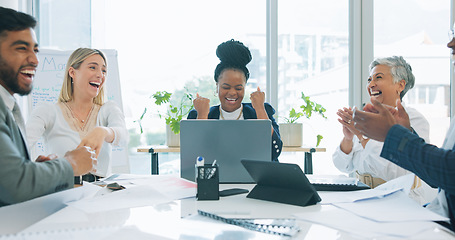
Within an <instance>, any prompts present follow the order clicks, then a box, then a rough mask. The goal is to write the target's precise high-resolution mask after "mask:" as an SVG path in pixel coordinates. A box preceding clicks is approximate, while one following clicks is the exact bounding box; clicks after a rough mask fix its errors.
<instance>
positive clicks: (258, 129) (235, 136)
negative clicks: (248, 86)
mask: <svg viewBox="0 0 455 240" xmlns="http://www.w3.org/2000/svg"><path fill="white" fill-rule="evenodd" d="M271 131H272V123H271V121H270V120H259V119H249V120H182V121H181V122H180V176H181V177H182V178H185V179H188V180H190V181H195V175H194V174H195V168H194V165H195V163H196V158H197V157H198V156H202V157H204V159H205V163H206V164H207V163H209V164H211V163H212V162H213V161H214V160H215V159H216V163H217V165H218V167H219V174H220V175H219V177H220V183H254V181H253V179H252V178H251V176H250V175H249V174H248V172H247V171H246V170H245V168H244V167H243V165H242V164H241V162H240V160H241V159H255V160H260V161H269V162H270V161H272V149H271V146H272V133H271Z"/></svg>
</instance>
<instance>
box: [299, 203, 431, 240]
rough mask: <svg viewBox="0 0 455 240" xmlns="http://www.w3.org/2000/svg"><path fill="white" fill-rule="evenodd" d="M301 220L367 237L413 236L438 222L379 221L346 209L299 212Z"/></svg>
mask: <svg viewBox="0 0 455 240" xmlns="http://www.w3.org/2000/svg"><path fill="white" fill-rule="evenodd" d="M295 216H296V217H297V218H298V219H299V220H303V221H307V222H312V223H317V224H321V225H324V226H328V227H331V228H334V229H337V230H340V231H343V232H347V233H350V234H353V235H354V236H356V235H357V236H359V237H361V238H365V239H373V238H377V237H382V236H392V237H402V238H406V237H411V236H415V235H417V234H419V233H421V232H424V231H427V230H429V229H432V228H435V227H437V226H438V224H436V223H433V222H426V221H425V222H424V221H417V222H377V221H373V220H369V219H366V218H363V217H360V216H358V215H356V214H354V213H351V212H349V211H346V210H344V209H333V210H327V211H321V212H306V213H298V214H295Z"/></svg>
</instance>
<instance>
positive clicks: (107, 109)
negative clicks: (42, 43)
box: [26, 48, 127, 181]
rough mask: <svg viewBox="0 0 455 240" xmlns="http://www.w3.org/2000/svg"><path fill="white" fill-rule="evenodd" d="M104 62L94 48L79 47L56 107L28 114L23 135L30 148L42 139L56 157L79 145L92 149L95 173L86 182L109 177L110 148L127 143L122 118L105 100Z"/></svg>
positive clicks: (43, 106)
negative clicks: (95, 159) (24, 134)
mask: <svg viewBox="0 0 455 240" xmlns="http://www.w3.org/2000/svg"><path fill="white" fill-rule="evenodd" d="M106 72H107V61H106V57H105V56H104V54H103V53H102V52H101V51H99V50H96V49H90V48H79V49H77V50H75V51H74V52H73V53H72V54H71V56H70V57H69V59H68V63H67V65H66V70H65V77H64V81H63V85H62V89H61V91H60V96H59V99H58V102H57V103H56V104H53V105H52V104H48V103H44V104H41V105H40V106H38V107H37V108H36V109H35V110H34V111H33V112H32V113H31V115H30V118H29V120H28V122H27V126H26V128H27V129H26V132H27V140H28V145H29V147H30V148H31V147H33V146H34V145H35V144H36V142H37V141H38V140H39V138H40V137H44V141H45V146H46V150H47V151H48V152H50V153H55V154H57V156H64V154H65V153H66V151H68V150H70V149H74V148H76V147H79V146H88V147H91V148H92V149H94V150H95V152H96V156H97V158H98V165H97V166H96V172H92V173H93V174H87V175H86V176H83V179H84V180H86V181H94V180H96V179H97V178H98V177H106V176H108V175H109V174H111V169H112V166H111V165H112V164H111V161H110V158H111V149H112V145H120V146H124V145H126V142H127V131H126V126H125V118H124V116H123V113H122V111H121V110H120V108H119V107H118V106H117V105H116V104H115V103H114V102H111V101H109V102H106V103H105V101H104V97H105V96H104V95H105V93H104V86H105V81H106Z"/></svg>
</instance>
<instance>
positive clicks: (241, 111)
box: [219, 105, 243, 120]
mask: <svg viewBox="0 0 455 240" xmlns="http://www.w3.org/2000/svg"><path fill="white" fill-rule="evenodd" d="M219 108H220V117H221V119H222V120H224V117H223V110H221V105H220V107H219ZM242 113H243V105H242V107H241V108H240V114H239V116H238V117H237V118H236V119H235V120H239V119H240V116H242Z"/></svg>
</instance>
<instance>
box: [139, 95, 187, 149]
mask: <svg viewBox="0 0 455 240" xmlns="http://www.w3.org/2000/svg"><path fill="white" fill-rule="evenodd" d="M171 97H172V93H169V92H167V91H157V92H156V93H154V94H152V96H151V98H153V99H154V104H155V105H157V106H162V105H164V104H168V106H167V107H166V111H164V112H160V111H158V116H159V117H160V118H164V119H165V120H166V145H167V146H170V147H176V146H180V135H179V134H180V121H181V120H182V119H183V118H184V117H186V116H187V115H188V113H189V111H191V109H193V96H192V95H191V94H189V93H187V92H185V93H183V96H181V97H180V98H178V97H177V99H171ZM147 110H148V109H147V108H145V109H144V112H143V113H142V115H141V117H140V118H139V119H138V120H137V122H138V123H139V126H140V129H141V133H142V132H143V130H142V124H141V120H142V119H143V118H144V116H145V114H146V113H147Z"/></svg>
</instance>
